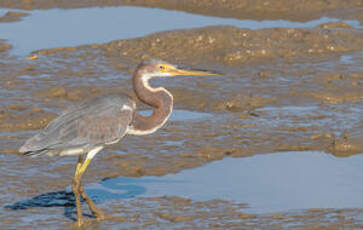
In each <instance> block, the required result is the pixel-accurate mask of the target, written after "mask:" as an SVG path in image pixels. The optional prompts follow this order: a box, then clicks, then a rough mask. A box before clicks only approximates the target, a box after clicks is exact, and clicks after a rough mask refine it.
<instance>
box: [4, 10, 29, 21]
mask: <svg viewBox="0 0 363 230" xmlns="http://www.w3.org/2000/svg"><path fill="white" fill-rule="evenodd" d="M28 15H29V14H28V13H23V12H13V11H8V12H7V13H6V14H5V15H4V16H1V17H0V23H1V22H15V21H20V20H21V19H22V18H23V17H25V16H28Z"/></svg>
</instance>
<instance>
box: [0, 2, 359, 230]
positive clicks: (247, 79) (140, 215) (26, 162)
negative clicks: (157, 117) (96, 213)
mask: <svg viewBox="0 0 363 230" xmlns="http://www.w3.org/2000/svg"><path fill="white" fill-rule="evenodd" d="M62 2H64V1H62ZM58 3H59V2H57V1H54V2H47V3H45V2H42V1H37V2H32V1H30V2H27V1H24V2H23V1H21V2H20V1H13V2H9V3H8V5H2V6H3V7H16V8H26V9H38V8H44V9H47V8H51V7H55V6H58V7H63V6H60V5H56V4H58ZM89 3H90V4H88V3H85V4H84V5H82V6H81V5H79V6H75V5H72V4H71V3H70V2H65V3H64V4H68V5H67V6H64V7H67V8H68V7H89V6H93V5H92V4H94V5H97V4H99V3H98V2H89ZM116 3H117V2H115V4H116ZM167 3H168V4H169V3H170V4H171V1H170V2H169V1H167ZM204 3H205V2H204ZM285 3H286V2H284V1H279V4H285ZM3 4H5V2H4V3H3ZM25 4H28V5H29V6H30V7H27V6H26V5H25ZM59 4H60V3H59ZM135 4H139V3H138V2H136V3H135ZM140 4H142V2H141V1H140ZM145 4H146V3H145ZM148 4H151V3H148ZM154 4H157V1H155V2H154ZM201 4H203V2H202V3H201ZM251 4H252V3H251ZM259 4H260V2H258V1H257V2H256V5H254V8H253V5H252V6H251V7H252V8H248V7H247V8H246V7H244V8H241V9H243V10H251V11H252V9H255V8H258V6H259ZM316 4H318V5H319V2H317V3H316ZM339 4H343V3H341V1H340V3H339V1H336V2H335V1H334V2H333V3H332V6H331V8H329V10H332V11H333V10H335V9H336V8H334V7H338V6H339V7H343V6H341V5H339ZM359 4H360V3H359V1H358V2H357V1H346V2H344V7H345V8H344V7H343V8H344V9H343V10H342V12H344V10H345V9H351V10H352V9H354V10H355V9H356V8H357V7H356V6H357V5H358V6H359ZM186 5H188V4H185V5H183V6H186ZM97 6H98V5H97ZM158 6H159V5H158ZM217 6H219V5H218V4H216V7H217ZM319 6H320V5H319ZM319 6H315V7H314V9H315V10H314V11H313V10H311V9H310V11H309V9H306V11H309V12H311V14H310V15H322V14H325V13H326V10H324V11H323V10H322V9H323V8H324V7H322V8H319ZM321 6H324V4H323V3H321ZM159 7H162V8H166V9H170V8H168V6H165V7H164V6H159ZM225 7H229V8H231V11H232V10H236V11H237V10H239V8H238V7H236V6H235V5H233V6H229V5H228V4H227V5H225ZM311 7H312V6H311ZM173 9H179V8H173ZM194 9H195V11H190V12H198V13H205V14H208V13H206V12H199V11H198V10H199V9H200V8H198V7H195V6H194ZM294 9H295V8H294ZM296 9H298V5H297V6H296ZM325 9H326V8H325ZM183 10H184V9H183ZM271 10H273V8H271ZM357 10H359V9H357ZM186 11H188V10H186ZM306 11H303V10H302V15H301V16H299V15H298V17H299V19H297V20H307V19H304V18H303V12H306ZM227 12H228V11H227ZM253 12H258V11H256V10H254V11H253ZM256 14H257V13H256ZM214 15H217V16H223V15H219V14H217V13H216V14H214ZM228 15H233V14H228ZM258 15H260V14H258ZM276 15H278V13H276ZM280 15H281V17H280V18H284V15H283V14H280ZM291 15H294V17H295V16H296V15H297V14H294V13H293V12H292V13H291ZM314 17H315V16H314ZM237 18H238V17H237ZM271 18H273V17H272V16H271V17H269V14H266V19H271ZM287 18H288V19H291V18H289V17H287ZM355 20H360V19H359V17H357V18H355ZM11 47H12V46H11V45H10V43H9V42H7V41H4V40H1V41H0V81H1V90H0V97H1V98H2V100H1V103H0V130H1V138H0V145H1V147H2V148H1V149H2V154H1V155H0V159H1V161H0V166H1V169H2V175H1V177H0V178H1V179H0V183H1V184H2V185H6V186H3V187H2V192H1V195H0V204H2V211H1V212H3V213H5V215H3V216H1V217H0V220H1V222H3V223H5V227H8V228H10V229H11V228H12V227H13V226H16V228H31V227H37V228H40V229H42V228H47V226H51V225H52V226H57V228H59V229H64V228H68V227H70V228H73V227H75V226H74V225H73V220H74V217H72V213H73V212H74V211H75V209H74V206H73V196H72V195H71V193H69V191H70V190H69V191H68V190H66V191H65V190H64V189H65V188H67V186H69V184H70V181H71V177H72V175H73V171H74V167H75V165H74V164H75V160H76V159H75V158H72V157H71V158H58V159H54V158H47V157H43V158H34V159H31V158H24V157H23V156H21V155H20V154H19V153H18V152H17V149H18V148H19V146H20V145H21V144H22V143H23V142H24V141H25V139H26V138H28V137H30V136H31V135H32V134H34V133H35V132H36V131H37V130H39V129H41V128H43V127H45V126H46V124H48V123H49V122H50V121H51V120H52V119H53V118H54V117H55V116H56V115H57V114H58V113H59V112H60V111H61V110H63V109H65V108H66V107H67V106H69V105H70V104H72V103H76V102H79V101H81V100H84V99H85V98H91V97H95V96H99V95H104V94H110V93H119V92H126V93H128V94H130V95H132V96H133V97H134V98H135V95H134V94H133V92H132V90H131V81H130V74H132V72H133V70H134V69H135V67H136V65H137V64H138V63H139V62H140V61H141V60H143V59H147V58H160V59H163V60H167V61H169V62H171V63H181V64H182V65H185V66H187V67H194V68H200V69H208V70H214V71H217V72H220V73H222V74H224V77H221V78H202V77H200V78H194V79H193V78H180V79H170V80H155V81H154V82H152V84H153V85H163V86H165V87H166V88H167V89H169V90H170V91H171V92H172V94H173V95H174V97H175V109H176V111H175V113H176V114H177V116H179V117H185V119H171V120H170V121H169V122H168V123H167V125H166V126H165V127H164V128H163V129H161V130H160V131H158V132H157V133H155V134H153V135H150V136H145V137H142V138H140V137H134V136H127V137H125V138H124V139H123V140H122V141H121V142H120V143H119V144H116V145H113V146H111V147H110V148H108V149H106V150H104V151H103V152H102V153H101V154H99V155H98V156H97V157H96V160H95V161H94V162H93V163H92V164H91V166H90V168H89V170H88V171H87V174H86V175H85V177H84V184H85V185H87V184H88V183H91V182H93V183H95V182H96V183H97V182H98V181H101V180H102V179H104V178H116V177H119V176H123V177H142V176H163V175H167V174H171V173H178V172H180V171H183V170H186V169H190V168H196V167H204V166H205V164H206V163H208V162H212V161H217V160H222V159H224V158H225V157H236V158H237V157H238V158H240V157H247V158H248V157H251V156H253V155H257V154H258V155H261V154H266V153H271V154H274V153H279V152H281V151H324V152H326V153H328V154H332V155H334V156H336V157H349V156H351V155H355V154H360V153H363V144H362V141H361V140H362V139H363V132H362V128H363V123H362V116H361V114H362V111H363V103H362V99H363V90H362V84H363V68H362V52H363V51H362V48H361V47H363V36H362V29H360V28H356V27H353V26H351V25H348V24H346V23H342V22H338V23H328V24H321V25H318V26H316V27H314V28H270V29H257V30H251V29H243V28H237V27H231V26H212V27H203V28H197V29H188V30H173V31H167V32H158V33H153V34H151V35H148V36H144V37H140V38H131V39H119V40H116V41H113V42H108V43H103V44H91V45H82V46H76V47H65V48H54V49H43V50H38V51H34V52H33V53H32V55H37V57H38V58H37V59H34V60H27V59H25V58H23V57H17V56H13V55H12V54H11ZM135 100H136V98H135ZM139 104H140V103H139ZM140 109H141V110H146V109H148V108H147V107H146V106H142V105H140ZM191 111H193V113H192V115H191V118H190V119H189V120H188V119H187V118H186V117H187V116H186V115H187V114H190V112H191ZM178 114H179V115H178ZM211 124H212V125H211ZM292 154H293V153H292ZM306 167H307V168H308V167H309V165H306ZM322 167H323V166H322ZM105 169H107V170H105ZM322 170H323V168H322ZM39 181H41V183H39ZM68 188H69V187H68ZM39 196H40V197H39ZM185 196H186V197H187V196H188V194H185ZM132 197H133V196H131V197H125V198H124V199H116V200H112V199H111V200H107V199H106V201H104V202H99V203H98V204H99V205H100V207H101V208H102V209H104V210H105V211H106V212H107V213H109V214H111V215H113V217H110V218H109V219H107V220H106V221H104V222H102V223H97V222H96V221H94V220H92V219H90V220H89V221H90V222H89V223H88V228H89V229H99V228H111V229H112V228H115V229H119V228H120V226H122V228H140V229H143V228H150V229H154V228H155V229H160V228H161V229H162V228H170V227H175V228H193V229H205V228H210V229H218V228H221V229H226V228H232V229H233V228H236V229H238V228H244V229H255V228H260V229H287V228H294V229H339V228H349V229H354V228H356V229H359V228H361V227H362V224H363V223H362V218H361V216H362V209H361V208H363V207H360V206H358V207H352V209H334V208H332V209H326V208H322V209H311V210H309V209H308V210H306V209H302V210H297V211H289V210H286V211H285V212H281V213H269V214H250V213H249V214H247V213H246V211H245V210H244V208H245V207H246V204H240V203H238V202H233V201H226V200H221V199H218V198H217V200H209V201H198V200H190V199H187V198H182V197H163V196H162V197H156V198H145V197H142V196H140V197H139V196H135V198H132ZM42 198H43V199H42ZM96 198H97V196H96ZM29 200H30V201H29ZM47 201H48V202H50V203H47ZM19 202H20V204H22V205H23V206H22V208H19V207H18V206H17V204H19ZM57 202H58V203H57ZM62 202H63V203H62ZM73 216H74V215H73Z"/></svg>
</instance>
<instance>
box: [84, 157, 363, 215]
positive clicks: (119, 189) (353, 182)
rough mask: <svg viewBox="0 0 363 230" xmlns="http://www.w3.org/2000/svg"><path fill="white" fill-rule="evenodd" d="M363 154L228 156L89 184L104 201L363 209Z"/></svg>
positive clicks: (257, 208)
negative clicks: (168, 199) (167, 199)
mask: <svg viewBox="0 0 363 230" xmlns="http://www.w3.org/2000/svg"><path fill="white" fill-rule="evenodd" d="M362 164H363V155H356V156H353V157H350V158H344V159H337V158H334V157H333V156H331V155H327V154H325V153H323V152H283V153H274V154H266V155H258V156H253V157H249V158H237V159H236V158H226V159H223V160H222V161H217V162H212V163H209V164H207V165H204V166H203V167H199V168H195V169H189V170H184V171H182V172H180V173H177V174H170V175H166V176H162V177H142V178H135V179H134V178H132V179H131V178H125V177H119V178H112V179H105V180H104V181H101V182H100V183H97V184H91V185H89V186H87V191H88V192H89V194H92V196H93V197H94V198H95V199H97V200H99V201H104V200H108V199H125V198H132V197H153V196H180V197H186V198H191V199H192V200H197V201H205V200H211V199H226V200H232V201H235V202H238V203H246V204H248V206H249V208H248V209H247V211H248V212H251V213H270V212H286V211H291V210H300V209H310V208H334V209H337V208H339V209H342V208H363V201H362V199H361V198H362V193H363V185H362V183H360V181H362V180H363V175H362V173H361V165H362Z"/></svg>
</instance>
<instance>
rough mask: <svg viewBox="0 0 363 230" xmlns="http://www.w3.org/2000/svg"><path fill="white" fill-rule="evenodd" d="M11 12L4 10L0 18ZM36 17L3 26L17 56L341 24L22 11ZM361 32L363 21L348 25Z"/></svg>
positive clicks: (151, 11) (141, 12)
mask: <svg viewBox="0 0 363 230" xmlns="http://www.w3.org/2000/svg"><path fill="white" fill-rule="evenodd" d="M5 11H6V9H0V15H1V14H4V13H5ZM23 12H28V13H30V14H31V15H30V16H27V17H24V18H23V20H22V21H19V22H11V23H0V38H3V39H8V40H9V42H10V43H11V44H12V45H13V46H14V49H13V50H12V54H15V55H27V54H29V53H30V52H31V51H35V50H39V49H45V48H54V47H64V46H78V45H82V44H91V43H104V42H108V41H112V40H118V39H126V38H135V37H141V36H145V35H147V34H151V33H154V32H158V31H166V30H175V29H189V28H196V27H203V26H212V25H231V26H236V27H240V28H249V29H261V28H272V27H291V28H301V27H313V26H316V25H319V24H321V23H327V22H336V21H340V20H339V19H333V18H326V17H323V18H321V19H318V20H313V21H309V22H305V23H301V22H291V21H286V20H265V21H255V20H238V19H232V18H219V17H211V16H202V15H196V14H190V13H185V12H180V11H170V10H162V9H155V8H142V7H107V8H82V9H68V10H63V9H50V10H34V11H23ZM344 22H345V23H348V24H351V25H353V26H355V27H359V22H358V21H353V20H344Z"/></svg>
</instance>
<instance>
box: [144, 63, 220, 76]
mask: <svg viewBox="0 0 363 230" xmlns="http://www.w3.org/2000/svg"><path fill="white" fill-rule="evenodd" d="M138 69H140V70H142V71H143V74H144V75H147V76H148V77H172V76H220V74H217V73H212V72H207V71H203V70H187V69H182V68H178V67H177V66H176V65H172V64H170V63H168V62H165V61H162V60H157V59H151V60H147V61H143V62H142V63H141V64H140V65H139V68H138Z"/></svg>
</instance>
